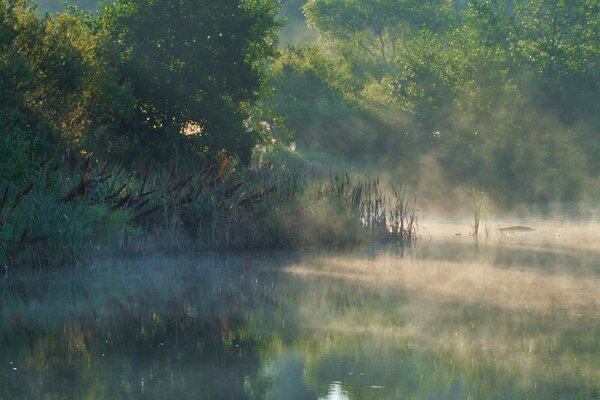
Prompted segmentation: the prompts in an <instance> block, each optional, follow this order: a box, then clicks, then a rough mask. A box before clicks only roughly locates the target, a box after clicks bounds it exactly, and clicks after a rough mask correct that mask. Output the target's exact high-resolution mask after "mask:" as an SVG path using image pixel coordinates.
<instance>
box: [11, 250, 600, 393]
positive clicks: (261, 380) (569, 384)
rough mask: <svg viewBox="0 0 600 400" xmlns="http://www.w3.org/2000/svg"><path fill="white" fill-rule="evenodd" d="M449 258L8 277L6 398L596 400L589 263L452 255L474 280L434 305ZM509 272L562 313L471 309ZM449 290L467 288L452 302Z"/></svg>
mask: <svg viewBox="0 0 600 400" xmlns="http://www.w3.org/2000/svg"><path fill="white" fill-rule="evenodd" d="M448 248H451V249H452V248H454V249H456V248H457V247H456V244H454V245H449V244H447V243H440V244H439V246H438V247H430V248H429V249H428V250H427V251H421V252H420V253H419V254H418V255H417V256H414V257H412V258H400V257H397V256H391V255H389V254H388V253H384V254H375V255H373V254H370V257H362V256H361V255H335V254H321V255H315V254H312V255H311V254H304V255H299V254H282V253H276V254H269V255H264V254H246V255H229V256H215V255H205V256H198V257H180V258H153V259H151V260H128V261H127V260H124V261H114V262H105V263H102V264H98V265H96V266H94V267H93V268H88V269H80V270H76V271H59V272H52V273H39V272H37V273H36V272H30V273H23V274H19V275H13V276H9V278H8V279H6V280H4V281H2V283H1V284H0V302H1V303H0V304H1V309H0V310H1V320H0V322H1V325H0V343H1V347H0V378H1V379H0V398H4V399H9V398H10V399H17V400H18V399H32V398H44V399H107V398H111V399H142V398H143V399H292V400H293V399H469V398H471V399H481V398H486V399H522V398H529V399H597V398H599V397H600V384H599V383H598V382H600V346H598V342H599V339H598V338H600V322H599V319H598V316H600V313H598V309H599V308H600V307H599V306H598V305H597V304H596V302H595V301H593V300H590V299H593V298H594V296H593V295H594V293H593V290H594V289H593V288H592V289H590V290H592V293H576V292H575V293H574V292H573V290H578V288H580V287H584V286H581V285H583V284H584V283H586V282H587V283H589V282H592V283H593V281H590V280H593V279H595V276H596V275H597V273H596V272H595V269H596V260H597V259H598V258H597V257H595V256H594V254H590V250H586V251H581V252H578V251H575V250H573V251H569V252H568V254H565V253H562V255H561V256H560V257H556V258H553V257H552V251H551V250H550V249H548V251H547V252H545V251H544V250H543V249H541V248H539V247H538V248H535V249H529V250H528V249H523V248H522V247H518V248H511V247H510V246H503V247H491V248H480V249H479V251H478V252H477V253H475V252H473V253H469V254H466V250H465V249H462V250H461V251H462V252H464V253H465V256H464V257H462V259H464V260H467V261H468V262H469V263H471V264H468V265H467V264H464V265H465V267H464V270H465V271H466V272H464V274H463V275H460V274H458V276H453V278H452V279H449V282H448V285H450V289H451V290H445V289H444V288H442V289H444V290H442V289H439V287H438V286H439V282H437V281H435V279H438V280H439V278H436V277H438V275H436V274H439V273H440V272H439V271H440V270H441V269H443V268H448V269H450V268H456V270H458V271H461V269H460V268H461V266H462V264H460V260H457V259H456V258H457V257H456V253H455V252H454V253H452V252H448V256H447V257H445V256H444V251H447V249H448ZM527 251H529V253H527ZM536 254H539V257H536ZM536 260H539V261H540V264H539V265H536ZM442 262H443V263H442ZM549 265H551V268H548V270H547V271H546V270H544V266H549ZM474 271H475V272H474ZM477 271H479V272H480V273H481V274H482V275H481V276H480V275H479V272H477ZM585 271H588V272H585ZM512 272H514V273H524V274H527V275H515V276H526V277H529V278H528V279H530V280H531V285H529V286H524V287H526V288H530V290H531V291H532V293H533V294H530V296H534V297H535V296H536V295H537V293H539V296H543V295H544V293H545V292H543V290H549V289H548V287H546V288H543V287H541V286H540V287H538V286H539V285H538V284H539V282H544V285H546V286H548V285H550V286H549V287H551V288H554V287H556V288H559V289H558V290H563V292H560V293H554V295H555V296H558V298H559V300H560V299H562V298H564V299H565V302H564V304H561V303H556V304H554V303H552V304H551V305H548V306H547V307H546V306H545V305H544V303H543V302H538V303H535V304H537V306H534V303H532V306H531V307H528V306H523V307H521V306H516V307H515V306H514V304H517V305H519V304H521V303H519V302H518V301H517V302H516V303H511V302H510V300H512V299H507V300H506V302H503V301H498V297H494V296H493V294H489V295H488V293H481V292H478V291H477V288H478V284H479V283H478V282H479V280H481V282H483V283H482V285H483V284H485V282H486V281H485V280H486V279H488V280H489V279H491V280H494V279H496V277H497V276H498V277H500V276H505V275H503V274H506V273H512ZM455 275H456V274H455ZM509 276H512V275H509ZM420 279H421V280H420ZM427 279H431V281H432V285H431V286H428V285H423V284H422V283H421V282H422V280H425V282H427ZM453 279H455V280H456V281H455V280H453ZM461 279H462V280H472V281H474V282H475V283H473V285H472V286H464V285H463V286H456V290H453V288H454V286H452V285H455V284H456V285H458V283H460V282H459V281H460V280H461ZM555 281H556V282H555ZM457 282H458V283H457ZM554 283H556V286H551V285H552V284H554ZM436 285H437V286H436ZM498 285H507V286H508V288H504V290H506V293H507V294H508V296H516V297H518V296H519V295H520V294H519V293H517V292H515V291H514V290H513V291H512V292H511V290H512V289H511V287H512V286H510V285H509V284H507V283H506V282H498ZM536 285H538V286H536ZM561 285H562V286H561ZM568 285H571V286H568ZM577 285H579V286H577ZM515 287H517V288H520V287H521V286H515ZM561 288H563V289H561ZM434 289H435V290H434ZM461 290H463V291H467V293H458V292H459V291H461ZM528 290H529V289H528ZM502 293H504V292H502ZM578 297H581V299H580V301H579V302H575V301H574V300H573V299H576V298H578ZM500 298H501V297H500ZM524 298H525V299H528V297H524ZM511 304H513V305H511ZM563 305H564V307H563Z"/></svg>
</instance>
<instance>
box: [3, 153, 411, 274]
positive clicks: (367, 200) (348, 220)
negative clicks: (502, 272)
mask: <svg viewBox="0 0 600 400" xmlns="http://www.w3.org/2000/svg"><path fill="white" fill-rule="evenodd" d="M62 167H63V166H54V167H51V166H47V165H46V166H43V167H41V170H40V173H39V174H37V175H36V177H35V178H33V177H32V179H31V181H30V182H29V183H27V184H25V185H23V187H12V186H11V185H4V186H0V229H2V239H1V240H2V243H1V244H2V250H0V263H2V264H7V265H9V264H10V265H63V264H72V263H76V262H78V261H83V260H86V259H89V258H90V257H91V256H92V255H94V254H110V253H115V252H120V253H122V252H127V253H146V252H166V251H180V250H241V249H254V248H278V247H287V248H294V247H306V246H329V245H336V246H339V245H349V244H356V243H361V242H373V241H378V242H396V243H400V244H411V243H414V242H416V241H417V240H418V233H417V217H416V213H415V207H414V204H415V202H414V199H409V198H408V196H407V195H406V190H405V189H403V188H400V189H395V188H392V189H391V190H390V191H385V190H384V189H383V188H382V185H381V183H380V181H379V179H352V178H351V177H350V176H349V175H348V174H344V175H336V176H331V177H330V178H329V179H321V178H320V177H319V176H318V175H317V174H312V173H311V172H310V170H307V169H306V168H305V166H303V165H301V164H296V165H294V163H288V164H281V165H277V166H273V165H268V166H264V165H263V166H260V165H258V166H256V165H255V166H253V167H252V168H240V167H239V166H238V165H236V163H235V161H234V160H233V159H231V158H225V159H223V160H222V161H220V162H219V163H215V164H213V165H209V166H207V167H205V168H203V169H201V170H199V171H195V172H193V173H189V174H185V173H183V172H181V171H180V170H177V171H169V170H160V171H138V172H135V173H127V172H126V171H125V170H123V169H122V168H120V167H119V166H111V165H108V164H106V163H99V162H96V161H94V160H93V159H92V157H91V155H88V156H87V157H85V158H84V159H83V160H81V161H80V163H79V166H78V167H76V168H73V167H72V166H71V165H69V167H68V168H65V169H62Z"/></svg>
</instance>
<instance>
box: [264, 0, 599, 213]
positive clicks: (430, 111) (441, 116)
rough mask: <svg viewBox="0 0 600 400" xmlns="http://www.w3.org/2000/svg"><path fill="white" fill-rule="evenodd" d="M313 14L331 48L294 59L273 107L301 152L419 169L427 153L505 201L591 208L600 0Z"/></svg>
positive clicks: (524, 0) (316, 47) (327, 3)
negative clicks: (584, 203)
mask: <svg viewBox="0 0 600 400" xmlns="http://www.w3.org/2000/svg"><path fill="white" fill-rule="evenodd" d="M304 12H305V15H306V18H307V21H308V24H309V25H310V26H311V27H312V28H313V29H315V30H316V31H317V32H318V39H317V41H316V42H315V43H313V44H310V45H300V46H295V47H292V48H289V49H288V50H286V51H284V52H283V54H282V56H281V57H280V58H279V59H278V61H277V62H276V63H275V64H273V67H272V76H271V79H272V83H273V85H274V87H275V90H274V93H275V96H274V97H273V98H271V99H269V100H267V103H268V104H269V106H270V107H272V109H274V110H275V111H276V112H278V113H280V114H282V115H284V116H286V117H287V124H288V127H289V128H290V129H292V130H293V131H295V133H296V139H297V140H298V142H299V143H300V144H304V145H305V146H306V147H313V148H314V147H315V146H316V147H317V148H318V149H320V150H323V149H327V147H328V143H331V142H332V141H333V142H334V143H337V144H338V145H337V146H334V147H335V152H337V153H341V154H344V155H346V156H348V157H352V158H354V159H358V160H363V161H364V162H373V160H376V161H375V162H376V163H378V164H379V165H378V167H387V168H388V169H389V168H392V167H393V166H394V165H395V164H398V163H400V164H402V163H404V164H406V168H403V170H404V171H405V172H406V171H410V168H413V171H411V173H415V171H414V166H415V165H418V164H417V162H418V160H419V159H422V158H423V157H428V158H429V159H434V160H435V161H436V163H438V164H439V165H440V166H441V168H442V169H443V171H444V173H445V177H446V179H447V181H448V182H450V183H452V184H454V183H461V184H465V185H467V186H469V185H471V186H481V185H483V186H484V187H486V188H488V189H489V190H491V191H492V192H494V194H495V195H497V199H498V200H499V202H500V203H503V204H505V205H509V204H510V203H513V202H515V201H535V202H547V201H571V200H578V199H582V198H583V197H584V196H585V195H586V192H588V191H589V190H588V189H589V188H590V187H592V186H593V183H594V181H595V178H596V177H597V176H598V174H600V158H598V157H597V154H598V152H599V151H600V119H599V116H600V102H599V101H598V99H599V98H600V1H597V0H569V1H566V0H521V1H513V0H468V1H452V0H424V1H412V0H363V1H355V0H309V1H308V2H306V4H305V5H304ZM309 115H310V116H312V117H313V118H307V116H309ZM407 168H408V169H407ZM408 175H410V173H409V174H408Z"/></svg>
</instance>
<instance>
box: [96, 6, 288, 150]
mask: <svg viewBox="0 0 600 400" xmlns="http://www.w3.org/2000/svg"><path fill="white" fill-rule="evenodd" d="M277 5H278V4H277V2H276V1H274V0H226V1H221V0H182V1H158V0H117V2H116V3H115V5H114V6H113V5H109V6H106V7H105V9H104V14H105V15H104V17H103V20H102V25H103V27H104V28H106V30H107V32H108V33H109V35H110V37H111V38H112V40H113V41H114V43H115V52H116V53H117V54H118V55H119V57H120V59H119V65H118V70H119V73H120V74H121V76H122V77H123V78H125V79H126V80H127V81H128V82H129V83H130V85H131V88H132V90H133V94H134V96H135V100H136V113H137V119H138V121H139V123H137V124H134V125H130V126H129V129H130V130H134V131H136V132H130V134H135V135H138V136H139V135H141V137H142V139H141V142H144V141H145V140H147V139H148V138H150V139H151V140H152V141H155V142H156V141H159V142H161V141H164V143H167V142H168V141H169V140H173V138H174V137H176V136H181V133H182V132H184V133H187V134H188V136H189V137H188V138H189V139H190V142H191V143H190V144H191V145H193V146H194V147H195V148H197V149H200V150H202V151H204V152H207V153H210V154H215V153H217V152H219V151H222V150H225V151H227V152H231V153H233V154H235V155H237V156H238V157H239V158H240V159H242V160H244V161H246V160H248V159H249V156H250V150H251V148H252V147H253V145H254V144H255V143H256V140H257V137H256V136H254V135H252V134H251V133H249V132H248V131H247V129H246V127H245V124H244V122H245V120H246V119H247V116H248V113H247V108H248V105H249V104H250V103H251V102H253V101H254V100H255V99H256V98H257V97H258V95H259V93H260V91H261V83H262V78H263V74H262V67H263V64H264V63H265V62H266V61H267V60H268V59H270V58H271V57H273V56H275V54H276V44H277V37H276V33H277V29H278V28H279V23H278V22H277V20H276V12H277ZM186 127H187V129H186ZM190 127H193V128H190ZM144 138H146V139H144ZM155 144H158V146H162V145H163V144H161V143H155Z"/></svg>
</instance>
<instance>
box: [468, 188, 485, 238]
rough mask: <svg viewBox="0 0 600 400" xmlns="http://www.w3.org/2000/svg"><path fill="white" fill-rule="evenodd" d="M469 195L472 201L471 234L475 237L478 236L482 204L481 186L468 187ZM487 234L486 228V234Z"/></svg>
mask: <svg viewBox="0 0 600 400" xmlns="http://www.w3.org/2000/svg"><path fill="white" fill-rule="evenodd" d="M469 195H470V196H471V200H472V202H473V224H472V225H471V230H472V232H471V235H472V236H473V237H475V238H477V237H479V225H480V222H481V206H482V205H483V188H475V187H473V188H471V189H469ZM487 234H488V232H487V230H486V235H487Z"/></svg>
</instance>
